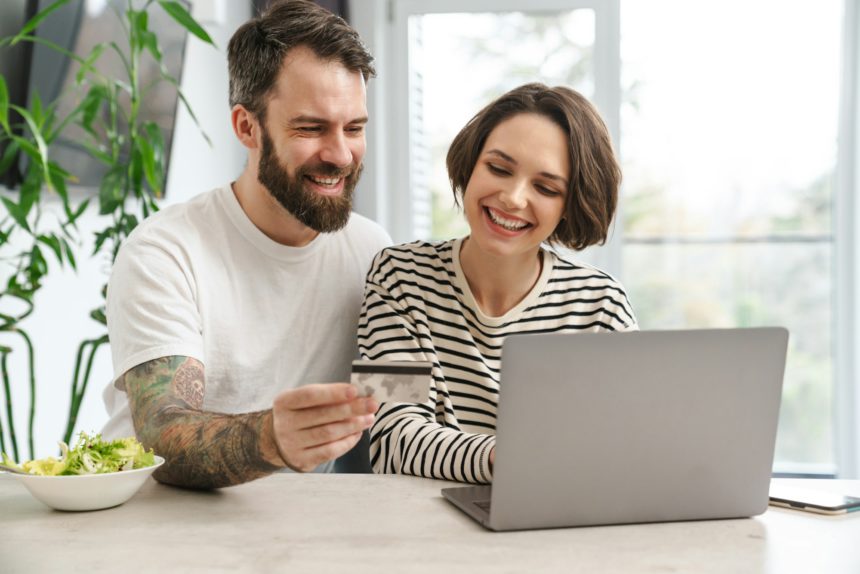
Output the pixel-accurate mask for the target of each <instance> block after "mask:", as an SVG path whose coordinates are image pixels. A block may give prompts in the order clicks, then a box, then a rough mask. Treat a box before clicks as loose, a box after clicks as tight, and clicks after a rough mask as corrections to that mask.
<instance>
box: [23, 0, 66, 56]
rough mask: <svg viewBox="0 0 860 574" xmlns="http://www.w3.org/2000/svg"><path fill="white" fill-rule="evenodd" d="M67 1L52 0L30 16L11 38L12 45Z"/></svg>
mask: <svg viewBox="0 0 860 574" xmlns="http://www.w3.org/2000/svg"><path fill="white" fill-rule="evenodd" d="M68 3H69V0H57V1H56V2H54V3H53V4H51V5H50V6H48V7H47V8H45V9H44V10H42V11H40V12H39V13H38V14H36V15H35V16H33V17H32V18H30V20H29V21H28V22H27V23H26V24H24V27H23V28H21V30H20V31H19V32H18V33H17V34H15V37H14V38H12V45H13V46H14V45H15V44H17V43H18V42H19V41H20V40H22V39H23V37H24V36H26V35H28V34H29V33H30V32H32V31H33V30H35V29H36V28H38V27H39V24H41V23H42V20H44V19H45V18H47V17H48V16H50V15H51V12H53V11H54V10H56V9H58V8H60V7H61V6H63V4H68Z"/></svg>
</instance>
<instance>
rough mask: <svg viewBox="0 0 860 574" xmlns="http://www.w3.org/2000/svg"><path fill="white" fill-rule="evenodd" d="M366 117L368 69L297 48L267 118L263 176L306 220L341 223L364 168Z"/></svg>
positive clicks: (322, 228)
mask: <svg viewBox="0 0 860 574" xmlns="http://www.w3.org/2000/svg"><path fill="white" fill-rule="evenodd" d="M366 123H367V105H366V92H365V85H364V79H363V78H362V76H361V73H360V72H352V71H350V70H347V69H346V68H344V67H343V66H342V65H341V64H339V63H337V62H326V61H322V60H320V59H318V58H317V57H316V55H314V53H313V52H312V51H311V50H309V49H307V48H304V47H299V48H295V49H293V50H292V51H291V52H290V54H289V55H288V56H287V58H286V60H285V62H284V66H283V68H282V69H281V73H280V75H279V77H278V82H277V85H276V87H275V93H274V96H273V97H272V98H271V99H270V100H269V103H268V106H267V114H266V118H265V120H264V121H263V122H261V123H260V132H261V136H260V139H261V142H260V160H259V165H258V172H257V178H258V179H259V181H260V183H261V184H262V185H263V186H264V187H265V188H266V189H268V191H269V193H271V194H272V196H273V197H274V198H275V199H276V200H277V201H278V203H280V204H281V205H282V206H283V207H284V208H285V209H286V210H287V211H288V212H290V213H291V214H292V215H293V216H294V217H295V218H296V219H298V220H299V221H300V222H301V223H303V224H304V225H306V226H307V227H310V228H311V229H314V230H316V231H319V232H321V233H327V232H331V231H336V230H338V229H341V228H342V227H343V226H344V225H346V223H347V221H349V215H350V212H351V209H352V194H353V191H354V189H355V185H356V183H357V181H358V177H359V174H360V173H361V167H362V163H361V161H362V159H363V158H364V151H365V147H366V142H365V135H364V132H365V130H364V128H365V124H366Z"/></svg>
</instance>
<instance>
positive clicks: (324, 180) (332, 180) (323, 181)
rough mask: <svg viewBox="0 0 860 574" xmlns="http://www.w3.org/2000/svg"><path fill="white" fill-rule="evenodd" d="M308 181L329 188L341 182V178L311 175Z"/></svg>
mask: <svg viewBox="0 0 860 574" xmlns="http://www.w3.org/2000/svg"><path fill="white" fill-rule="evenodd" d="M308 179H310V180H311V181H312V182H314V183H316V184H319V185H328V186H332V185H337V183H338V182H339V181H340V178H339V177H316V176H313V175H309V176H308Z"/></svg>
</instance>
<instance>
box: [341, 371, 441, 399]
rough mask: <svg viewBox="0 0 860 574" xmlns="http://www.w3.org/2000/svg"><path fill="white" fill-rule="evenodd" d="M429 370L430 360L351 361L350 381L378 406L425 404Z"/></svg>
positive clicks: (359, 391) (361, 393) (427, 393)
mask: <svg viewBox="0 0 860 574" xmlns="http://www.w3.org/2000/svg"><path fill="white" fill-rule="evenodd" d="M431 369H432V364H431V363H430V362H429V361H393V362H384V361H353V362H352V376H351V377H350V382H351V383H352V384H353V385H355V386H356V387H358V393H359V395H361V396H365V397H373V398H375V399H376V400H377V401H378V402H380V403H426V402H427V401H428V400H430V381H431V378H430V372H431Z"/></svg>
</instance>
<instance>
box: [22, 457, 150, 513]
mask: <svg viewBox="0 0 860 574" xmlns="http://www.w3.org/2000/svg"><path fill="white" fill-rule="evenodd" d="M162 464H164V459H163V458H161V457H160V456H156V457H155V464H153V465H152V466H147V467H146V468H137V469H134V470H121V471H119V472H109V473H105V474H82V475H73V476H38V475H33V474H16V473H11V472H10V473H8V474H9V476H13V477H15V478H16V479H17V480H19V481H20V482H21V483H22V484H23V485H24V486H26V487H27V490H29V491H30V494H32V495H33V496H34V497H35V498H36V499H37V500H39V501H40V502H43V503H44V504H47V505H48V506H50V507H51V508H56V509H57V510H99V509H102V508H110V507H112V506H119V505H120V504H122V503H123V502H125V501H126V500H128V499H129V498H131V497H132V496H134V494H135V493H136V492H137V491H138V490H140V487H141V486H143V483H144V482H146V479H147V478H149V475H151V474H152V472H153V471H154V470H155V469H156V468H158V467H159V466H161V465H162Z"/></svg>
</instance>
